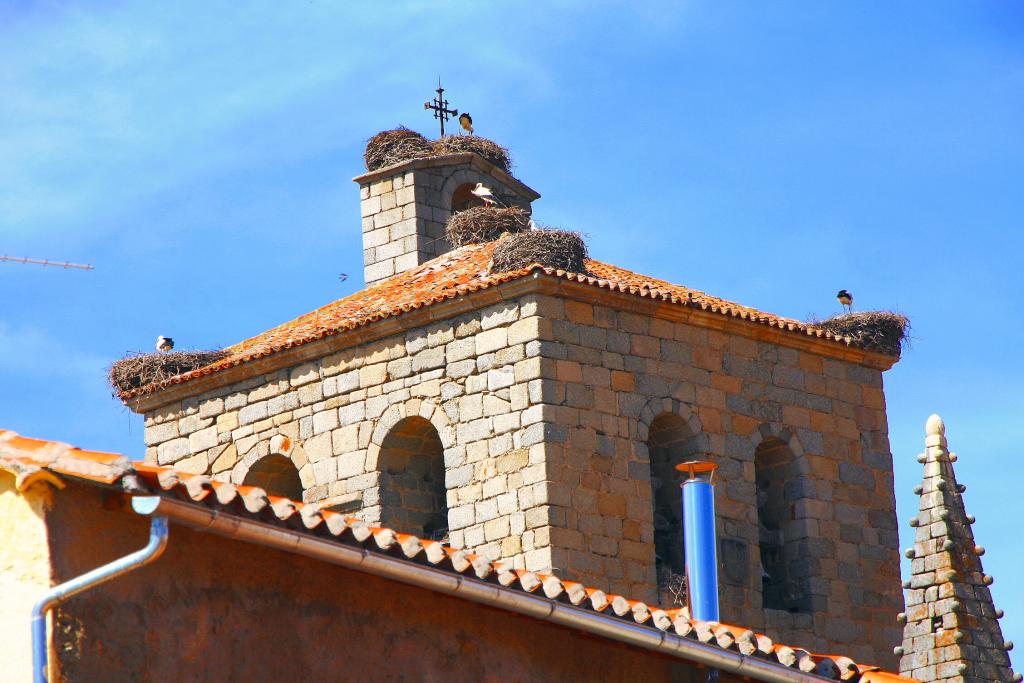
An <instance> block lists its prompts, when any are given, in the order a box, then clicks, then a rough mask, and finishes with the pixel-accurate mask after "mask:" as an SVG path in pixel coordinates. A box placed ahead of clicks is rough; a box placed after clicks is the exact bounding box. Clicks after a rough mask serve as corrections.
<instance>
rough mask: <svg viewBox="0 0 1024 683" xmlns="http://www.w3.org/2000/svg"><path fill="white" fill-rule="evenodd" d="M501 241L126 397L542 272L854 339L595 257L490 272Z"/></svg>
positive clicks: (458, 253) (404, 276)
mask: <svg viewBox="0 0 1024 683" xmlns="http://www.w3.org/2000/svg"><path fill="white" fill-rule="evenodd" d="M495 244H497V243H496V242H489V243H485V244H471V245H467V246H465V247H461V248H459V249H455V250H454V251H451V252H449V253H447V254H444V255H443V256H439V257H437V258H435V259H433V260H431V261H428V262H427V263H424V264H423V265H421V266H418V267H416V268H413V269H411V270H408V271H405V272H403V273H399V274H398V275H395V276H393V277H391V278H388V279H387V280H383V281H381V282H378V283H377V284H374V285H372V286H370V287H367V288H365V289H362V290H360V291H358V292H356V293H354V294H351V295H349V296H347V297H345V298H344V299H339V300H337V301H335V302H333V303H329V304H327V305H326V306H323V307H321V308H318V309H317V310H315V311H313V312H312V313H307V314H306V315H303V316H300V317H298V318H296V319H295V320H292V321H290V322H287V323H284V324H283V325H278V326H277V327H275V328H274V329H272V330H268V331H267V332H264V333H263V334H260V335H257V336H255V337H253V338H251V339H247V340H245V341H243V342H240V343H238V344H235V345H234V346H231V347H228V349H226V350H227V352H228V355H227V356H226V357H225V358H223V359H222V360H219V361H217V362H215V363H212V364H210V365H207V366H206V367H204V368H200V369H197V370H193V371H192V372H188V373H185V374H182V375H178V376H177V377H172V378H170V379H168V380H165V381H163V382H158V383H154V384H150V385H148V386H145V387H140V388H138V389H133V390H131V391H128V392H123V393H121V398H122V399H128V398H133V397H136V396H140V395H143V394H147V393H151V392H153V391H156V390H158V389H161V388H163V387H166V386H169V385H171V384H180V383H182V382H187V381H189V380H191V379H195V378H197V377H202V376H205V375H211V374H213V373H216V372H219V371H221V370H224V369H226V368H229V367H232V366H235V365H240V364H242V363H247V362H249V361H253V360H256V359H258V358H263V357H265V356H269V355H271V354H274V353H277V352H278V351H281V350H284V349H289V348H292V347H295V346H301V345H302V344H307V343H309V342H312V341H316V340H318V339H322V338H324V337H328V336H331V335H335V334H340V333H343V332H345V331H346V330H352V329H355V328H358V327H362V326H364V325H369V324H371V323H373V322H376V321H378V320H381V319H384V318H390V317H394V316H398V315H401V314H403V313H407V312H409V311H412V310H415V309H418V308H423V307H425V306H430V305H432V304H436V303H438V302H441V301H444V300H446V299H453V298H455V297H458V296H462V295H464V294H469V293H471V292H476V291H479V290H482V289H487V288H489V287H494V286H495V285H499V284H501V283H504V282H510V281H512V280H518V279H520V278H523V277H526V276H528V275H530V274H531V273H533V272H534V271H537V272H540V273H543V274H544V275H547V276H550V277H556V278H561V279H564V280H571V281H575V282H580V283H584V284H586V285H590V286H593V287H597V288H601V289H607V290H612V291H618V292H624V293H627V294H632V295H634V296H637V297H641V298H647V299H655V300H659V301H664V302H668V303H671V304H675V305H678V306H688V307H692V308H695V309H699V310H702V311H708V312H711V313H717V314H720V315H723V316H727V317H731V318H739V319H741V320H748V321H750V322H751V323H753V324H757V325H764V326H767V327H774V328H778V329H780V330H784V331H786V332H789V333H792V334H797V335H802V336H805V337H816V338H820V339H827V340H831V341H834V342H835V343H836V344H837V345H841V346H851V345H854V343H853V342H852V340H851V339H850V338H849V337H837V336H834V335H833V334H832V333H830V332H827V331H825V330H822V329H820V328H817V327H814V326H813V325H808V324H807V323H802V322H800V321H798V320H792V319H790V318H783V317H781V316H777V315H772V314H771V313H764V312H762V311H758V310H756V309H753V308H749V307H747V306H741V305H739V304H736V303H733V302H731V301H726V300H725V299H719V298H718V297H714V296H710V295H708V294H705V293H704V292H700V291H697V290H695V289H690V288H689V287H684V286H682V285H676V284H672V283H670V282H665V281H664V280H657V279H655V278H651V277H647V276H646V275H640V274H639V273H634V272H633V271H631V270H626V269H625V268H619V267H617V266H613V265H609V264H607V263H602V262H601V261H595V260H593V259H590V260H588V261H587V270H588V272H589V274H587V275H583V274H579V273H569V272H566V271H563V270H556V269H554V268H547V267H544V266H541V265H538V264H534V265H532V266H528V267H526V268H521V269H519V270H513V271H510V272H507V273H495V274H489V273H488V266H489V264H490V260H491V252H493V251H494V246H495Z"/></svg>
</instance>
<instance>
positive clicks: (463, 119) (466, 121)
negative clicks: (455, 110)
mask: <svg viewBox="0 0 1024 683" xmlns="http://www.w3.org/2000/svg"><path fill="white" fill-rule="evenodd" d="M459 125H460V126H462V130H464V131H466V132H467V133H469V134H470V135H472V134H473V117H472V116H470V115H469V112H465V111H464V112H462V113H461V114H459Z"/></svg>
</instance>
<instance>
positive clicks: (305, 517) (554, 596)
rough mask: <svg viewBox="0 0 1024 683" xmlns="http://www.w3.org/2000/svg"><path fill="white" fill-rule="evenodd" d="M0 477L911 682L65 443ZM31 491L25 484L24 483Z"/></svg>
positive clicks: (25, 447) (12, 458) (15, 443)
mask: <svg viewBox="0 0 1024 683" xmlns="http://www.w3.org/2000/svg"><path fill="white" fill-rule="evenodd" d="M0 469H2V470H6V471H8V472H11V473H13V474H15V476H16V477H18V478H19V480H21V478H22V477H23V476H24V474H25V473H26V472H39V471H46V472H49V473H56V474H60V475H67V476H71V477H76V478H80V479H83V480H85V481H89V482H94V483H102V484H108V485H109V484H121V485H122V488H124V489H125V490H127V491H128V492H129V493H133V494H142V495H152V494H153V493H158V494H159V495H161V496H164V497H171V498H174V499H177V500H180V501H183V502H186V503H191V504H196V505H201V506H204V507H207V508H213V509H216V510H218V511H222V512H226V513H229V514H234V515H241V516H246V517H251V518H253V519H254V520H256V521H261V522H265V523H270V524H274V525H277V526H282V527H286V528H289V529H291V530H293V531H297V532H301V533H304V534H310V535H314V536H318V537H321V538H326V539H331V540H334V541H336V542H338V543H344V544H349V545H357V546H359V547H361V548H363V549H365V550H367V551H369V552H374V553H380V554H382V555H392V556H397V557H399V558H403V559H405V560H408V561H412V562H416V563H421V564H426V565H430V566H432V567H434V568H436V569H440V570H443V571H447V572H452V573H455V574H460V575H464V576H466V577H470V578H475V579H479V580H481V581H486V582H488V583H492V584H496V585H498V586H502V587H504V588H506V589H509V590H515V591H522V592H526V593H533V594H535V595H537V596H538V597H539V596H544V597H545V598H547V599H550V600H556V601H560V602H563V603H568V604H571V605H574V606H576V607H578V608H580V609H584V610H588V611H593V612H598V613H603V614H605V615H608V616H613V615H614V616H615V617H617V618H619V619H622V620H623V621H624V622H627V623H634V624H639V625H642V626H644V627H646V628H650V629H656V630H659V631H663V632H668V633H672V634H675V635H677V636H680V637H683V638H689V639H693V640H695V641H699V642H701V643H704V644H707V645H711V646H717V647H720V648H723V649H726V650H732V651H735V652H739V653H741V654H743V655H746V656H750V657H758V658H761V659H763V660H765V661H767V662H771V663H774V664H777V665H779V666H781V667H786V668H791V669H796V670H799V671H802V672H804V673H813V674H817V675H820V676H824V677H825V678H828V679H833V680H843V681H851V682H854V683H856V682H858V681H859V682H862V683H883V682H886V681H893V682H896V681H903V682H904V683H906V682H907V681H910V680H911V679H908V678H901V677H899V676H896V675H894V674H890V673H886V672H883V671H881V670H879V669H878V667H875V666H868V665H864V664H858V663H856V662H854V661H853V660H852V659H850V658H848V657H843V656H838V655H818V654H812V653H810V652H808V651H807V650H804V649H802V648H799V647H793V646H789V645H782V644H779V643H774V642H773V641H772V639H771V638H769V637H768V636H766V635H764V634H762V633H756V632H754V631H752V630H750V629H747V628H743V627H741V626H732V625H728V624H720V623H713V622H700V621H695V620H692V619H689V618H688V614H687V611H686V610H685V609H662V608H659V607H656V606H652V605H647V604H645V603H643V602H640V601H637V600H630V599H629V598H627V597H625V596H621V595H615V594H611V593H605V592H604V591H602V590H599V589H597V588H592V587H588V586H585V585H583V584H580V583H577V582H574V581H566V580H562V579H559V578H558V577H557V576H554V575H551V574H545V573H540V572H531V571H526V570H523V569H515V568H513V567H511V566H510V565H508V564H507V563H504V562H492V561H490V560H488V559H486V558H484V557H482V556H480V555H475V554H473V553H469V552H465V551H462V550H457V549H454V548H451V547H448V546H445V545H443V544H441V543H439V542H437V541H429V540H425V539H420V538H417V537H415V536H411V535H409V534H403V533H400V532H397V531H394V530H392V529H387V528H382V527H374V526H370V525H369V524H367V523H365V522H363V521H361V520H359V519H357V518H355V517H348V516H345V515H342V514H340V513H336V512H332V511H329V510H320V509H319V508H318V507H317V506H316V505H315V504H304V503H300V502H298V501H293V500H289V499H288V498H281V497H277V496H272V495H267V493H266V492H265V491H264V490H263V489H261V488H259V487H255V486H235V485H233V484H230V483H227V482H222V481H217V480H214V479H211V478H210V477H208V476H206V475H202V474H189V473H185V472H181V471H179V470H176V469H174V468H171V467H159V466H155V465H151V464H148V463H143V462H131V463H129V461H128V459H127V458H126V457H124V456H121V455H117V454H112V453H101V452H96V451H84V450H80V449H78V448H74V447H71V446H69V445H67V444H62V443H57V442H52V441H42V440H38V439H30V438H26V437H21V436H19V435H17V434H15V433H14V432H11V431H6V430H0ZM29 483H30V482H27V481H26V482H25V485H26V486H27V485H28V484H29ZM50 483H56V482H53V481H51V482H50ZM19 488H21V487H19Z"/></svg>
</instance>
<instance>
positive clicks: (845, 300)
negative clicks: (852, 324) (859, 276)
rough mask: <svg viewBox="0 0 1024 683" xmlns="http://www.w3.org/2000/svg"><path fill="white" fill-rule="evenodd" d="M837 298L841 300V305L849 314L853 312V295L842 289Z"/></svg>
mask: <svg viewBox="0 0 1024 683" xmlns="http://www.w3.org/2000/svg"><path fill="white" fill-rule="evenodd" d="M836 298H837V299H839V303H841V304H842V305H843V307H844V308H845V309H846V312H847V313H852V312H853V294H850V293H849V292H848V291H846V290H845V289H840V290H839V293H838V294H836Z"/></svg>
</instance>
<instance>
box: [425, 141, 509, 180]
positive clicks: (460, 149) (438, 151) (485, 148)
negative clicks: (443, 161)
mask: <svg viewBox="0 0 1024 683" xmlns="http://www.w3.org/2000/svg"><path fill="white" fill-rule="evenodd" d="M430 144H431V146H432V147H433V148H434V154H435V155H437V156H441V155H444V154H464V153H466V152H473V153H474V154H477V155H479V156H482V157H483V158H484V159H486V160H487V161H489V162H491V163H492V164H494V165H495V166H497V167H498V168H500V169H501V170H503V171H505V172H506V173H508V172H510V171H511V169H512V160H511V159H510V158H509V155H508V150H507V149H506V148H504V147H502V146H501V145H499V144H498V143H496V142H493V141H492V140H488V139H487V138H482V137H480V136H479V135H446V136H445V137H443V138H441V139H440V140H434V141H433V142H431V143H430Z"/></svg>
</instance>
